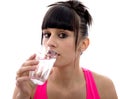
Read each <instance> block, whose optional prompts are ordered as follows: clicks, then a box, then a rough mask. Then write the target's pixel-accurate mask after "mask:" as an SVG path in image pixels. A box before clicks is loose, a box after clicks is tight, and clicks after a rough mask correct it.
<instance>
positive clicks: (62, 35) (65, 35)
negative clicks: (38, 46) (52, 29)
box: [58, 33, 68, 38]
mask: <svg viewBox="0 0 120 99" xmlns="http://www.w3.org/2000/svg"><path fill="white" fill-rule="evenodd" d="M58 36H59V38H66V37H67V36H68V35H67V34H66V33H60V34H59V35H58Z"/></svg>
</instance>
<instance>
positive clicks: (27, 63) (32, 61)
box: [22, 60, 39, 66]
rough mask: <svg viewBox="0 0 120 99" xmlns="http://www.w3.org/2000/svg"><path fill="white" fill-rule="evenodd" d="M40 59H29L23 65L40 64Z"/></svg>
mask: <svg viewBox="0 0 120 99" xmlns="http://www.w3.org/2000/svg"><path fill="white" fill-rule="evenodd" d="M38 63H39V61H37V60H28V61H25V62H24V63H23V64H22V66H30V65H31V66H32V65H38Z"/></svg>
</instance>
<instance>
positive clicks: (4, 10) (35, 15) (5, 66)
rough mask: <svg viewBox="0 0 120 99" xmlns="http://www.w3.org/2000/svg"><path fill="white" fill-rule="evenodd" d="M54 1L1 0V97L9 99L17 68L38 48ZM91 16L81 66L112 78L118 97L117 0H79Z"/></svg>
mask: <svg viewBox="0 0 120 99" xmlns="http://www.w3.org/2000/svg"><path fill="white" fill-rule="evenodd" d="M54 1H57V0H49V1H48V0H0V99H12V94H13V90H14V87H15V76H16V71H17V70H18V68H19V67H20V65H21V64H22V62H23V61H24V60H25V59H26V58H27V57H28V56H29V55H31V54H32V53H34V52H35V51H36V50H38V49H39V46H40V33H41V21H42V18H43V15H44V13H45V11H46V10H47V7H46V6H47V5H48V4H51V3H53V2H54ZM81 1H82V2H83V3H84V4H85V5H86V6H87V7H88V8H89V11H90V13H91V14H92V16H93V20H94V22H93V25H92V27H91V28H90V33H89V34H90V35H89V37H90V40H91V44H90V46H89V48H88V49H87V50H86V51H85V52H84V53H83V55H82V60H81V65H82V66H83V67H86V68H89V69H91V70H93V71H95V72H98V73H101V74H103V75H106V76H108V77H109V78H111V79H112V80H113V82H114V84H115V88H116V90H117V94H118V96H120V77H119V76H120V70H119V67H120V61H119V59H120V44H119V43H120V37H119V34H120V25H119V24H120V12H119V9H120V6H119V0H81Z"/></svg>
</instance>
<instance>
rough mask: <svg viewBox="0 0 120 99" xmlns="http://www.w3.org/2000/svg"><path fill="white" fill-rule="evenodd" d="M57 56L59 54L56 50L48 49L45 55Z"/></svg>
mask: <svg viewBox="0 0 120 99" xmlns="http://www.w3.org/2000/svg"><path fill="white" fill-rule="evenodd" d="M57 56H59V54H58V53H57V52H56V51H53V50H48V52H47V57H49V58H56V57H57Z"/></svg>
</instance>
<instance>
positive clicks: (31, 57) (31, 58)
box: [27, 54, 36, 60]
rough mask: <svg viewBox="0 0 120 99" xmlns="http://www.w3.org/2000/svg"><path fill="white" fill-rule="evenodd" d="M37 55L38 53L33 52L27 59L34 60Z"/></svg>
mask: <svg viewBox="0 0 120 99" xmlns="http://www.w3.org/2000/svg"><path fill="white" fill-rule="evenodd" d="M35 57H36V54H33V55H31V56H30V57H29V58H28V59H27V60H33V59H35Z"/></svg>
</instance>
